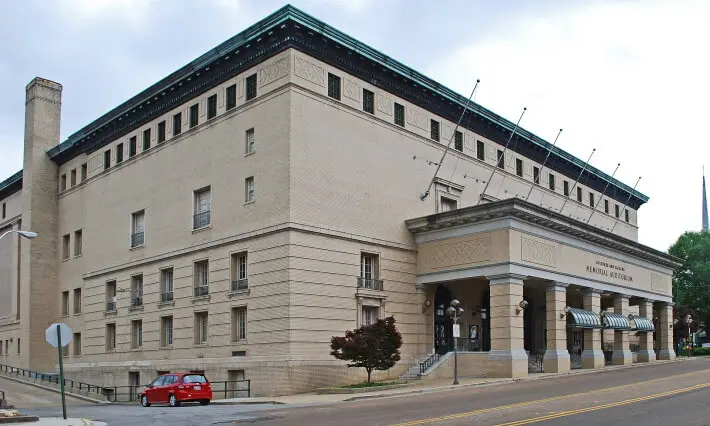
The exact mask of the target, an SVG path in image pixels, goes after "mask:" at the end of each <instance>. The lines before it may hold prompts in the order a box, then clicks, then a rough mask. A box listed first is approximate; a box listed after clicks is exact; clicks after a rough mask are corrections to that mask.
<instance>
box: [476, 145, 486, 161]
mask: <svg viewBox="0 0 710 426" xmlns="http://www.w3.org/2000/svg"><path fill="white" fill-rule="evenodd" d="M476 158H478V159H479V160H481V161H486V145H485V144H484V143H483V142H482V141H476Z"/></svg>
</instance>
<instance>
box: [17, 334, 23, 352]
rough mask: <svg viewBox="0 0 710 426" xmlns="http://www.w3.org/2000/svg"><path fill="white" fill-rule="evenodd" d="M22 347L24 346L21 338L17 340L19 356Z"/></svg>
mask: <svg viewBox="0 0 710 426" xmlns="http://www.w3.org/2000/svg"><path fill="white" fill-rule="evenodd" d="M21 347H22V344H21V343H20V338H19V337H18V338H17V355H19V354H20V348H21Z"/></svg>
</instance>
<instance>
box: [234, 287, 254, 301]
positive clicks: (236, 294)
mask: <svg viewBox="0 0 710 426" xmlns="http://www.w3.org/2000/svg"><path fill="white" fill-rule="evenodd" d="M249 293H251V289H249V288H245V289H244V290H234V291H230V292H229V298H230V299H231V298H232V297H239V296H247V295H249Z"/></svg>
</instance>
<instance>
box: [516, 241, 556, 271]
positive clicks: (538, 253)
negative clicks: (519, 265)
mask: <svg viewBox="0 0 710 426" xmlns="http://www.w3.org/2000/svg"><path fill="white" fill-rule="evenodd" d="M521 258H522V259H523V260H524V261H527V262H532V263H537V264H540V265H546V266H551V267H553V268H554V267H555V266H556V261H555V246H554V245H552V244H545V243H543V242H540V241H536V240H531V239H529V238H525V237H522V254H521Z"/></svg>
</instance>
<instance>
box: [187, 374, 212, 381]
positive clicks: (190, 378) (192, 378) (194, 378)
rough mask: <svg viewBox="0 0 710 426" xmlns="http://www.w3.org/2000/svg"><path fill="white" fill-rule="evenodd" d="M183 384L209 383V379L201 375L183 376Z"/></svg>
mask: <svg viewBox="0 0 710 426" xmlns="http://www.w3.org/2000/svg"><path fill="white" fill-rule="evenodd" d="M182 382H183V383H207V378H206V377H205V376H203V375H201V374H188V375H187V376H183V378H182Z"/></svg>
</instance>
